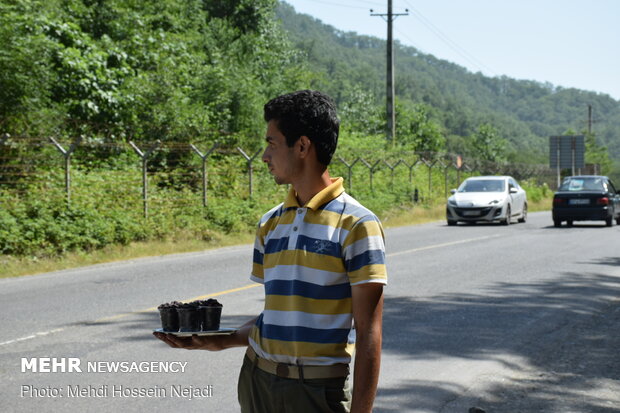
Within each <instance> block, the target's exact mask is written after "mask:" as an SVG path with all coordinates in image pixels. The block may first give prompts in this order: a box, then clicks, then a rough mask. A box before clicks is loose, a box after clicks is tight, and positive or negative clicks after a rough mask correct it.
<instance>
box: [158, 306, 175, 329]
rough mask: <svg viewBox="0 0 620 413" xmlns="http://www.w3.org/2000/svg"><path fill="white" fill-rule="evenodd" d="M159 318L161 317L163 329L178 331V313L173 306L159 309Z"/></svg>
mask: <svg viewBox="0 0 620 413" xmlns="http://www.w3.org/2000/svg"><path fill="white" fill-rule="evenodd" d="M159 318H161V328H162V330H164V331H179V314H178V313H177V309H176V308H174V307H165V308H160V309H159Z"/></svg>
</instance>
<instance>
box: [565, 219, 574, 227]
mask: <svg viewBox="0 0 620 413" xmlns="http://www.w3.org/2000/svg"><path fill="white" fill-rule="evenodd" d="M566 226H567V227H572V226H573V221H571V220H570V219H569V220H568V221H566Z"/></svg>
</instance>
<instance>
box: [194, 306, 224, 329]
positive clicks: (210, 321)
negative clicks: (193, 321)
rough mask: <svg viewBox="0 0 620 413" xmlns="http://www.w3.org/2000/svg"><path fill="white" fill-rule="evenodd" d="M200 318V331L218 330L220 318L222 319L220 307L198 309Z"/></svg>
mask: <svg viewBox="0 0 620 413" xmlns="http://www.w3.org/2000/svg"><path fill="white" fill-rule="evenodd" d="M199 310H200V312H201V318H202V331H213V330H219V329H220V318H221V317H222V307H221V306H218V307H199Z"/></svg>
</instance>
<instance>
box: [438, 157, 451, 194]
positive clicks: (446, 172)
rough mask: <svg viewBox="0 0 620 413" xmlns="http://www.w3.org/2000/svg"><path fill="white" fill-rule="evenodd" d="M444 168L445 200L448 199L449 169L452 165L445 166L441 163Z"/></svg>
mask: <svg viewBox="0 0 620 413" xmlns="http://www.w3.org/2000/svg"><path fill="white" fill-rule="evenodd" d="M439 163H440V164H441V166H442V167H443V195H444V198H448V169H449V168H450V163H448V164H444V163H443V162H441V161H440V162H439Z"/></svg>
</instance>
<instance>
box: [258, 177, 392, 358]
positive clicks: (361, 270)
mask: <svg viewBox="0 0 620 413" xmlns="http://www.w3.org/2000/svg"><path fill="white" fill-rule="evenodd" d="M250 278H251V279H252V280H253V281H256V282H259V283H262V284H264V287H265V309H264V310H263V312H262V313H261V315H260V316H259V317H258V320H257V322H256V325H255V326H253V328H252V330H251V332H250V335H249V341H250V345H251V346H252V348H253V349H254V351H256V354H258V355H259V356H260V357H263V358H266V359H269V360H273V361H276V362H281V363H289V364H306V365H330V364H335V363H349V362H350V361H351V352H352V346H348V344H350V343H349V337H350V334H349V333H350V332H351V327H352V320H353V315H352V307H351V286H353V285H359V284H364V283H370V282H373V283H381V284H386V283H387V273H386V268H385V244H384V234H383V228H382V227H381V223H380V222H379V220H378V218H377V217H376V216H375V215H374V214H373V213H372V212H371V211H370V210H368V209H367V208H365V207H363V206H362V205H361V204H360V203H359V202H357V201H356V200H355V199H353V198H352V197H351V196H349V195H348V194H346V193H345V192H344V187H343V180H342V178H337V179H333V180H332V184H331V185H330V186H328V187H327V188H325V189H323V190H322V191H321V192H319V193H318V194H316V195H315V196H314V197H313V198H312V199H311V200H310V201H309V202H308V203H307V204H306V205H305V206H303V207H302V206H300V205H299V203H298V202H297V198H296V197H295V192H294V190H293V189H292V188H291V190H290V191H289V194H288V196H287V198H286V201H285V202H284V203H282V204H280V205H278V206H277V207H275V208H273V209H272V210H270V211H269V212H267V213H266V214H265V215H264V216H263V217H262V218H261V220H260V223H259V226H258V230H257V234H256V241H255V244H254V260H253V266H252V275H251V277H250Z"/></svg>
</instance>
